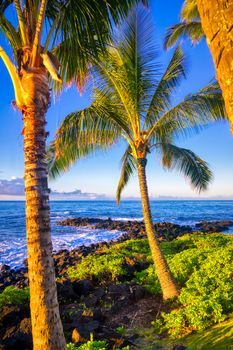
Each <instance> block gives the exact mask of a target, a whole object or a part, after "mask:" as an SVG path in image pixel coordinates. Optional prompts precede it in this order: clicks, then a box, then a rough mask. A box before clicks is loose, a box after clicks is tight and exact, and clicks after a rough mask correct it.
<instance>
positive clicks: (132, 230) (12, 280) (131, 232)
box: [0, 217, 233, 293]
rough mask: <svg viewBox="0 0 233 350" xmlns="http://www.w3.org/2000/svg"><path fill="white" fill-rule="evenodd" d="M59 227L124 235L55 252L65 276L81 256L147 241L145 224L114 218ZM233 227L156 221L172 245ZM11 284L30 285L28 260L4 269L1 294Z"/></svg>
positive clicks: (224, 222) (65, 222)
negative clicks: (187, 237)
mask: <svg viewBox="0 0 233 350" xmlns="http://www.w3.org/2000/svg"><path fill="white" fill-rule="evenodd" d="M57 225H58V226H64V227H66V226H67V227H68V226H72V227H78V228H91V229H94V230H95V229H98V230H100V229H104V230H108V231H110V232H111V231H114V230H118V231H119V232H122V234H121V235H120V236H119V237H118V238H116V239H110V240H104V241H100V242H97V243H91V244H89V245H80V246H77V247H75V248H72V249H71V250H69V249H61V250H58V251H55V252H53V257H54V264H55V270H56V274H57V275H58V276H59V275H62V274H63V273H64V271H65V270H66V268H67V266H73V265H74V264H75V263H77V262H78V261H79V260H80V259H81V257H85V256H87V255H90V254H93V253H95V251H96V250H98V249H100V248H102V247H103V246H106V247H110V246H111V245H114V244H117V243H122V242H125V241H127V240H130V239H142V238H146V232H145V227H144V222H142V221H136V220H135V221H131V220H128V221H117V220H113V219H111V218H109V219H106V220H105V219H99V218H82V217H77V218H68V219H64V220H61V221H58V222H57ZM232 226H233V220H219V221H202V222H199V223H197V224H196V225H195V226H194V227H192V226H189V225H179V224H174V223H171V222H155V223H154V228H155V233H156V235H157V237H158V239H159V241H160V242H171V241H173V240H174V239H176V238H178V237H180V236H182V235H184V234H187V233H191V234H192V233H194V232H202V233H207V234H208V233H214V232H225V231H227V230H228V229H229V228H230V227H232ZM9 285H15V286H17V287H19V288H23V287H27V286H28V276H27V259H24V261H23V267H19V268H11V267H10V266H9V265H7V264H3V265H2V266H1V267H0V293H1V292H2V291H3V290H4V288H6V287H7V286H9Z"/></svg>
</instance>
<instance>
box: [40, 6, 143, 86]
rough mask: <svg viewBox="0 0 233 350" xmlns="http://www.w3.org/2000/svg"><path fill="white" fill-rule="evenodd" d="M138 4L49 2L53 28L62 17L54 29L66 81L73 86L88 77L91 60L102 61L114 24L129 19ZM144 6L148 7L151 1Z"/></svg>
mask: <svg viewBox="0 0 233 350" xmlns="http://www.w3.org/2000/svg"><path fill="white" fill-rule="evenodd" d="M137 3H138V0H129V1H125V0H114V1H113V0H107V1H106V0H98V1H97V0H91V1H76V0H69V1H66V0H62V1H61V0H54V1H49V2H48V5H47V12H46V16H47V19H48V21H49V23H50V24H51V25H52V23H53V22H54V21H55V20H56V19H57V18H59V20H58V21H57V24H56V28H54V30H55V34H54V35H53V39H54V40H55V41H56V45H54V53H57V54H58V56H59V59H60V61H61V63H62V69H63V71H62V74H61V75H62V78H63V79H64V82H66V83H70V82H71V81H72V79H73V78H74V79H75V80H76V81H78V79H79V77H80V76H81V77H82V76H83V74H86V72H87V69H88V66H89V65H90V59H91V58H94V59H98V58H99V54H100V52H103V50H104V49H105V48H106V43H107V42H109V40H110V37H111V29H112V27H113V23H114V22H115V23H117V22H118V21H119V20H120V19H122V18H123V17H125V16H126V15H127V14H128V11H129V10H130V9H131V8H132V6H133V5H135V4H137ZM144 3H145V4H147V1H144ZM61 9H62V10H61ZM61 11H62V13H61ZM74 14H77V15H74ZM51 36H52V35H51ZM55 46H56V48H55ZM82 81H83V79H81V81H80V82H79V84H81V83H82Z"/></svg>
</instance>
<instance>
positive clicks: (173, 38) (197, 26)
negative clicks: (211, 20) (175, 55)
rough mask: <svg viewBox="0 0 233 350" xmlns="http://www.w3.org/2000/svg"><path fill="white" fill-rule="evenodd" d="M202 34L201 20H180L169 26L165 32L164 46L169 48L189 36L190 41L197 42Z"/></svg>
mask: <svg viewBox="0 0 233 350" xmlns="http://www.w3.org/2000/svg"><path fill="white" fill-rule="evenodd" d="M203 36H204V33H203V30H202V26H201V22H200V21H192V22H181V23H178V24H174V25H173V26H171V27H169V28H168V29H167V31H166V34H165V39H164V48H165V49H169V48H170V47H172V46H174V45H175V44H176V43H177V42H178V41H181V40H182V39H186V38H190V39H191V41H192V43H193V44H195V43H197V42H199V41H200V40H201V39H202V38H203Z"/></svg>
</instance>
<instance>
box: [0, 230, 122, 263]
mask: <svg viewBox="0 0 233 350" xmlns="http://www.w3.org/2000/svg"><path fill="white" fill-rule="evenodd" d="M121 234H122V232H120V231H117V230H113V231H108V230H94V229H90V228H82V229H78V228H76V227H72V228H70V229H68V228H66V231H65V232H62V233H61V234H55V235H53V236H52V241H53V251H54V252H57V251H59V250H61V249H68V250H71V249H74V248H76V247H78V246H80V245H85V246H88V245H90V244H92V243H98V242H102V241H108V240H116V239H117V238H118V237H119V236H120V235H121ZM0 255H1V263H0V266H1V264H7V265H10V266H11V267H12V268H19V267H22V266H23V260H24V259H26V257H27V253H26V240H25V239H23V238H16V239H14V240H12V241H10V242H9V241H1V242H0Z"/></svg>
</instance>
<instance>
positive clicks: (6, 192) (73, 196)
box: [0, 176, 106, 200]
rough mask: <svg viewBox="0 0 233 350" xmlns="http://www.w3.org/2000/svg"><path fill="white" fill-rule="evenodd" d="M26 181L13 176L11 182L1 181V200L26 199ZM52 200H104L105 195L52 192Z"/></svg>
mask: <svg viewBox="0 0 233 350" xmlns="http://www.w3.org/2000/svg"><path fill="white" fill-rule="evenodd" d="M24 195H25V193H24V181H23V179H22V178H17V177H15V176H12V178H11V179H10V180H6V179H1V180H0V199H2V200H3V199H10V198H11V196H12V197H14V198H12V199H23V198H24ZM50 198H51V199H52V200H53V199H54V200H78V199H80V200H82V199H104V198H106V196H105V195H104V194H96V193H89V192H82V191H81V190H79V189H76V190H74V191H72V192H59V191H51V194H50Z"/></svg>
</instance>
